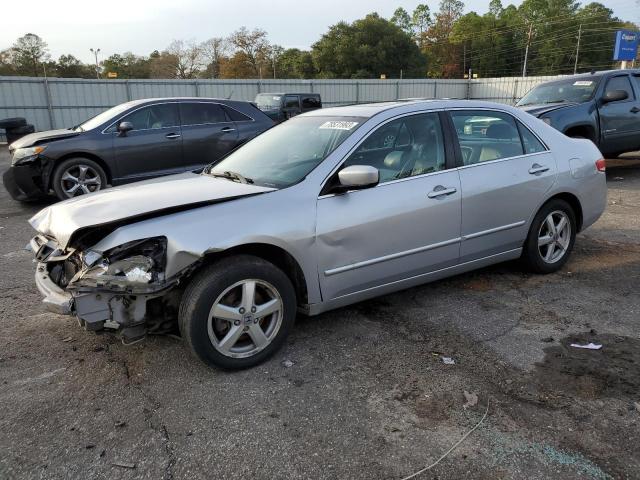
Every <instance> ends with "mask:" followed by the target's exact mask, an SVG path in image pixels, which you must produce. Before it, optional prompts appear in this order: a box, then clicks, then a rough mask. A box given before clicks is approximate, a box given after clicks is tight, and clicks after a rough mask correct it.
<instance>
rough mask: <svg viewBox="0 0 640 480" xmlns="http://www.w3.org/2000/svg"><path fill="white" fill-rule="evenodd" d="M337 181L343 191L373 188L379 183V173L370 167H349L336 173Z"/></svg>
mask: <svg viewBox="0 0 640 480" xmlns="http://www.w3.org/2000/svg"><path fill="white" fill-rule="evenodd" d="M338 180H339V181H340V187H341V188H340V189H341V190H343V191H347V190H360V189H363V188H369V187H375V186H376V185H377V184H378V182H379V181H380V173H379V172H378V169H377V168H375V167H372V166H370V165H351V166H349V167H345V168H343V169H342V170H340V171H339V172H338Z"/></svg>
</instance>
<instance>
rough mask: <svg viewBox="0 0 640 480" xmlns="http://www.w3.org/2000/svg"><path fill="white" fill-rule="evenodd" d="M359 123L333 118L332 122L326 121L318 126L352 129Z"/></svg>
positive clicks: (331, 128) (332, 128)
mask: <svg viewBox="0 0 640 480" xmlns="http://www.w3.org/2000/svg"><path fill="white" fill-rule="evenodd" d="M356 125H358V122H342V121H338V120H332V121H330V122H324V123H323V124H322V125H320V126H319V127H318V128H326V129H330V130H351V129H352V128H353V127H355V126H356Z"/></svg>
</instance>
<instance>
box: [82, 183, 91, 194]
mask: <svg viewBox="0 0 640 480" xmlns="http://www.w3.org/2000/svg"><path fill="white" fill-rule="evenodd" d="M80 188H81V189H82V193H91V190H89V187H87V186H86V185H84V184H83V185H81V186H80Z"/></svg>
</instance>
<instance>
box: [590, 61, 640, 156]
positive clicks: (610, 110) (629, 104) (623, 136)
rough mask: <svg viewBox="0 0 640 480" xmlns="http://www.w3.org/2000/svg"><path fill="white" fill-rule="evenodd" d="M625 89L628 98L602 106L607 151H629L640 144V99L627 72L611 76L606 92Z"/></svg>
mask: <svg viewBox="0 0 640 480" xmlns="http://www.w3.org/2000/svg"><path fill="white" fill-rule="evenodd" d="M610 90H624V91H625V92H627V95H628V97H627V99H626V100H619V101H617V102H609V103H605V104H603V105H601V106H600V109H599V113H600V124H601V129H600V131H601V134H602V139H603V142H602V147H603V151H604V152H605V153H618V152H628V151H632V150H635V149H637V148H638V147H639V146H640V140H639V138H640V101H639V100H638V97H637V96H636V95H635V93H634V91H633V88H632V87H631V78H630V77H629V75H627V74H626V73H624V74H621V75H618V76H615V77H612V78H609V80H607V83H606V85H605V89H604V92H607V91H610Z"/></svg>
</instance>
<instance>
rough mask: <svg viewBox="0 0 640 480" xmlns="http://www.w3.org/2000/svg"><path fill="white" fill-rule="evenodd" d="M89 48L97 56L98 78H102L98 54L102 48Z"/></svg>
mask: <svg viewBox="0 0 640 480" xmlns="http://www.w3.org/2000/svg"><path fill="white" fill-rule="evenodd" d="M89 50H90V51H91V53H93V55H94V56H95V57H96V78H97V79H98V80H100V65H99V64H98V54H99V53H100V49H99V48H96V49H95V50H94V49H93V48H90V49H89Z"/></svg>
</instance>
